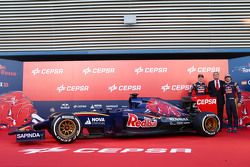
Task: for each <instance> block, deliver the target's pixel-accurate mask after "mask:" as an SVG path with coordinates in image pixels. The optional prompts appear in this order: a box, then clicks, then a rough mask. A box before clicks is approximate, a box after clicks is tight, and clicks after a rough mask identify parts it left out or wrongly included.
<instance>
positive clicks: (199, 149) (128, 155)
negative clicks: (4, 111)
mask: <svg viewBox="0 0 250 167" xmlns="http://www.w3.org/2000/svg"><path fill="white" fill-rule="evenodd" d="M7 132H8V131H7V130H0V149H1V151H0V166H1V167H12V166H13V167H45V166H48V167H49V166H53V167H55V166H60V167H66V166H67V167H69V166H73V167H78V166H84V167H95V166H109V167H113V166H114V167H118V166H119V167H128V166H141V167H149V166H150V167H152V166H176V167H179V166H185V167H187V166H190V167H194V166H202V167H213V166H214V167H215V166H220V167H228V166H229V167H248V166H249V163H250V161H249V159H250V128H244V129H239V130H238V132H237V133H236V134H233V133H232V134H231V133H230V134H229V133H227V132H226V130H225V129H223V131H222V132H221V133H219V134H218V135H217V136H215V137H201V136H195V135H188V134H185V135H183V136H182V135H168V136H157V137H156V136H154V137H143V138H142V137H140V138H135V137H133V138H96V139H81V140H77V141H76V142H75V143H72V144H66V145H65V144H64V145H62V144H58V143H57V142H56V141H55V140H54V139H53V138H52V137H50V136H49V135H47V139H46V140H45V141H41V142H36V143H29V144H19V143H16V142H15V136H8V135H7ZM105 148H112V149H105ZM150 148H154V149H151V150H150ZM176 148H177V149H176ZM181 148H186V149H181ZM147 149H148V150H147ZM176 151H177V152H176ZM178 151H179V152H178ZM107 152H109V153H107ZM152 152H154V153H152ZM156 152H158V153H156ZM159 152H161V153H159ZM185 152H186V153H185Z"/></svg>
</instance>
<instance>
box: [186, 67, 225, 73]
mask: <svg viewBox="0 0 250 167" xmlns="http://www.w3.org/2000/svg"><path fill="white" fill-rule="evenodd" d="M187 72H188V73H189V74H192V73H193V72H198V73H207V72H220V67H195V66H192V67H189V68H188V69H187Z"/></svg>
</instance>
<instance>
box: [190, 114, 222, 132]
mask: <svg viewBox="0 0 250 167" xmlns="http://www.w3.org/2000/svg"><path fill="white" fill-rule="evenodd" d="M193 126H194V129H195V130H196V131H197V132H198V133H199V134H200V135H202V136H214V135H216V134H217V133H218V131H219V130H220V120H219V118H218V117H217V115H215V114H214V113H212V112H201V113H198V114H197V115H196V116H195V118H194V120H193Z"/></svg>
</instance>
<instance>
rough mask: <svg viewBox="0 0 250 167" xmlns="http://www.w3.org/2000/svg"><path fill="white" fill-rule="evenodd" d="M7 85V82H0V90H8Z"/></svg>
mask: <svg viewBox="0 0 250 167" xmlns="http://www.w3.org/2000/svg"><path fill="white" fill-rule="evenodd" d="M8 87H9V83H8V82H0V88H8Z"/></svg>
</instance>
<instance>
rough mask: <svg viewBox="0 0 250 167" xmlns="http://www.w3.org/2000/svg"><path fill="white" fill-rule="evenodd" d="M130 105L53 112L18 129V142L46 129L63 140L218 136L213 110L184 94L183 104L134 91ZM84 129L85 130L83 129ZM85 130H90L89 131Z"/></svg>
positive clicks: (36, 137) (35, 137) (38, 136)
mask: <svg viewBox="0 0 250 167" xmlns="http://www.w3.org/2000/svg"><path fill="white" fill-rule="evenodd" d="M128 103H129V107H128V108H121V109H116V110H105V111H103V110H100V111H92V112H78V113H73V114H68V113H57V112H55V113H53V114H52V115H50V116H49V118H48V119H47V120H45V121H42V122H39V123H36V124H33V125H32V126H23V127H19V128H17V129H16V130H15V131H12V132H10V133H9V134H10V135H12V134H16V139H17V141H34V140H41V139H44V135H45V132H44V129H47V130H48V132H49V133H50V134H51V135H52V136H53V137H54V138H55V139H56V140H57V141H58V142H60V143H71V142H73V141H75V140H76V139H77V138H79V137H91V136H95V135H102V136H134V135H151V134H169V133H176V132H197V133H199V134H200V135H203V136H214V135H216V134H217V133H218V131H219V129H220V121H219V119H218V117H217V116H216V115H215V114H214V113H212V112H201V111H200V110H199V108H198V107H197V105H196V102H195V101H194V99H193V98H191V97H183V107H177V106H174V105H172V104H170V103H168V102H166V101H164V100H162V99H160V98H152V97H138V94H131V96H130V98H129V100H128ZM83 129H84V130H83ZM83 131H87V135H86V132H85V134H84V133H83Z"/></svg>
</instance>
